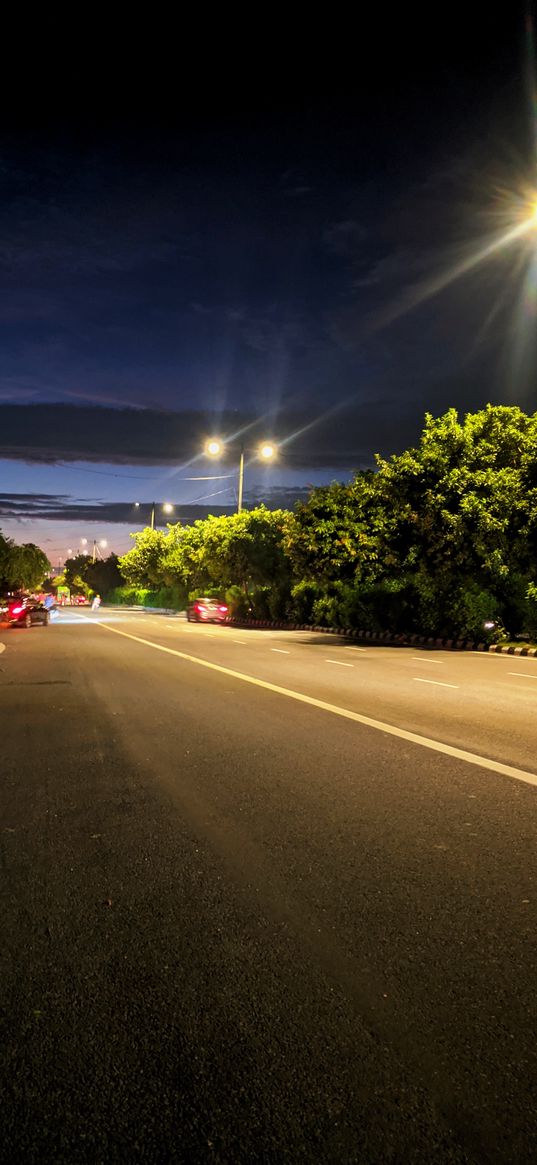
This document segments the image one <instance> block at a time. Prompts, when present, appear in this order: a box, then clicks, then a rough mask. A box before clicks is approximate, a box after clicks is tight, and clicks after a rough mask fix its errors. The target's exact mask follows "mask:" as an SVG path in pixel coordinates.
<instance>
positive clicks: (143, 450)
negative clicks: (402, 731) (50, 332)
mask: <svg viewBox="0 0 537 1165" xmlns="http://www.w3.org/2000/svg"><path fill="white" fill-rule="evenodd" d="M379 406H380V407H379ZM381 410H382V403H381V402H379V401H373V402H371V403H366V404H361V405H357V404H354V403H353V402H349V403H348V404H347V405H346V406H340V405H338V404H334V403H333V402H332V401H331V400H330V398H329V396H328V394H327V400H326V409H325V410H317V411H316V412H313V411H310V410H306V409H301V410H298V409H295V410H288V411H287V410H286V411H285V412H284V411H282V413H281V415H280V416H278V415H275V414H274V413H270V412H269V413H267V414H266V416H265V418H264V419H261V420H259V419H257V418H254V417H252V415H251V414H247V413H241V412H239V411H238V410H237V411H234V412H224V413H222V414H220V416H214V415H212V416H211V415H209V414H208V413H205V412H195V411H189V412H184V413H177V412H158V411H154V410H151V409H145V410H135V409H105V408H99V407H97V406H96V407H94V408H84V407H78V406H75V405H60V404H58V405H54V404H51V405H38V404H35V405H34V404H27V405H10V404H8V405H5V406H4V407H3V408H2V426H1V431H0V457H4V458H11V459H16V460H21V461H27V462H34V463H45V464H46V463H48V464H54V463H56V462H59V461H62V462H66V461H68V462H69V461H70V462H72V461H90V462H107V463H109V464H116V465H177V464H178V463H181V462H190V461H192V459H193V458H196V457H197V456H198V455H199V454H200V453H201V451H202V450H203V446H204V442H205V441H206V439H207V437H209V436H211V435H212V434H215V433H218V434H220V435H222V436H224V437H227V438H233V439H234V443H233V442H232V447H231V453H233V448H235V449H236V446H237V445H238V443H239V441H240V439H241V435H242V436H243V439H244V442H245V445H246V448H247V450H248V449H250V448H254V447H255V444H256V442H258V441H260V440H263V439H265V438H267V437H269V436H270V437H271V438H273V439H275V440H277V441H279V442H280V443H281V448H280V457H279V461H280V464H281V465H282V467H285V466H287V467H288V468H290V469H314V468H334V469H337V468H339V469H341V470H343V471H346V472H351V471H352V470H353V469H357V468H361V467H363V466H364V465H369V464H371V462H372V458H373V453H374V452H375V451H377V450H378V451H381V452H392V448H391V441H390V443H388V440H389V434H390V433H391V432H392V431H393V425H394V418H395V417H396V415H397V413H398V412H399V408H398V405H397V402H396V401H392V402H389V401H386V402H384V409H383V412H384V417H382V416H380V417H379V413H380V412H381ZM399 420H400V432H399V438H400V441H404V439H405V438H409V439H410V438H411V437H415V436H417V432H418V425H417V417H416V415H415V413H414V412H413V414H412V415H411V417H405V416H404V415H403V416H402V417H400V418H399Z"/></svg>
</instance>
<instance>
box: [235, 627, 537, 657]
mask: <svg viewBox="0 0 537 1165" xmlns="http://www.w3.org/2000/svg"><path fill="white" fill-rule="evenodd" d="M227 622H228V624H229V625H230V626H232V627H260V628H270V629H271V630H278V631H315V632H317V633H322V634H323V635H340V636H341V635H343V636H345V638H348V639H360V640H364V639H365V640H366V641H368V642H369V643H378V644H382V643H383V644H386V645H391V646H394V645H395V646H397V647H416V646H420V645H421V646H424V647H429V648H431V647H436V648H440V649H443V650H445V651H481V652H484V653H491V654H493V655H521V656H533V657H537V647H507V646H503V645H502V644H498V643H478V642H477V641H476V640H473V639H446V638H438V637H435V636H434V635H393V634H392V633H391V632H390V631H378V632H376V631H361V630H359V629H356V628H353V627H320V626H318V625H317V624H311V623H284V622H281V621H278V620H270V619H228V620H227Z"/></svg>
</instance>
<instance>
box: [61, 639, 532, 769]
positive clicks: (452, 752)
mask: <svg viewBox="0 0 537 1165" xmlns="http://www.w3.org/2000/svg"><path fill="white" fill-rule="evenodd" d="M84 618H85V616H84ZM96 622H97V626H99V627H101V628H102V630H103V631H108V632H111V633H112V634H113V635H121V636H122V637H123V638H124V639H130V640H131V641H132V642H133V643H139V644H141V645H142V646H143V647H149V648H151V650H152V651H160V652H162V653H163V654H165V655H172V656H175V658H177V659H181V660H183V661H184V662H185V663H191V664H194V665H195V666H196V667H202V668H205V669H207V670H209V671H213V672H216V673H217V674H219V675H224V676H226V677H229V678H231V679H234V680H238V681H239V682H240V683H244V684H252V685H253V686H254V687H256V688H262V689H264V691H266V692H273V693H274V694H275V695H278V696H284V697H285V698H286V699H288V700H296V701H297V702H298V703H300V704H305V705H309V707H310V708H317V709H318V710H319V711H323V712H328V713H330V715H332V716H341V717H343V718H344V719H345V720H352V721H354V723H355V724H361V725H363V726H364V727H366V728H373V729H374V730H375V731H377V732H383V733H385V734H387V735H388V736H394V737H397V738H398V739H399V740H404V741H406V742H407V743H409V744H416V745H418V746H420V747H421V748H426V749H430V750H431V751H432V752H439V753H443V754H444V756H449V757H452V758H453V759H455V760H460V761H465V762H466V763H467V764H471V765H476V766H477V767H479V768H482V769H488V770H489V772H492V773H500V774H501V775H502V776H504V777H511V778H512V779H513V780H516V781H524V783H525V784H527V785H533V786H534V787H536V786H537V773H531V772H529V771H528V770H525V769H519V768H516V767H515V766H514V765H506V764H503V762H502V761H496V760H492V759H491V758H490V757H486V756H480V755H479V753H474V752H468V751H467V750H466V749H464V748H455V747H454V746H453V745H451V744H445V743H444V742H443V741H441V740H434V739H432V738H431V737H430V736H420V735H419V733H417V732H409V731H408V729H406V728H399V726H398V725H396V724H389V723H387V722H386V721H384V720H375V719H373V717H372V716H364V715H363V713H361V712H354V711H353V710H352V709H351V708H342V707H341V706H340V705H337V704H330V703H328V702H327V701H326V700H318V699H316V697H315V696H308V695H307V694H306V693H305V692H297V691H294V690H293V689H292V688H283V687H282V686H281V685H280V684H273V683H270V682H269V681H268V680H262V679H261V678H260V677H258V676H252V675H247V674H246V673H245V672H239V671H235V670H234V668H230V667H223V665H222V664H218V663H211V662H210V660H208V659H202V658H200V657H199V656H196V655H188V654H187V653H186V652H185V651H177V649H175V648H173V647H164V645H163V644H162V643H155V641H154V640H152V639H144V638H142V636H141V635H131V634H129V632H128V631H120V630H119V627H110V626H109V625H108V624H107V623H103V622H101V620H97V621H96ZM336 662H337V661H336ZM429 682H431V681H429ZM433 682H434V681H433ZM442 686H444V685H442ZM449 686H450V687H451V685H449Z"/></svg>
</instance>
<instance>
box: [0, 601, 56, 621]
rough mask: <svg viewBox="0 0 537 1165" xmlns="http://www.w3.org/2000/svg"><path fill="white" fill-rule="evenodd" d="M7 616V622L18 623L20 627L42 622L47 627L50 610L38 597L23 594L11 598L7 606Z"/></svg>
mask: <svg viewBox="0 0 537 1165" xmlns="http://www.w3.org/2000/svg"><path fill="white" fill-rule="evenodd" d="M7 618H8V622H9V623H13V624H20V625H21V626H22V627H31V626H32V624H33V623H42V624H43V626H44V627H47V626H48V624H49V623H50V612H49V611H47V608H46V607H45V605H44V603H42V602H41V600H40V599H32V598H30V597H26V596H25V597H24V598H19V599H14V600H13V602H12V603H11V604H10V606H9V607H8V612H7Z"/></svg>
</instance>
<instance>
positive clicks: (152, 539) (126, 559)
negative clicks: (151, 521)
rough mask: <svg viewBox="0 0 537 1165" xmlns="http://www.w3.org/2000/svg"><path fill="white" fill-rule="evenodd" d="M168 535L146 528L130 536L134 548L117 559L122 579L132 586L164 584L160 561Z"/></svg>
mask: <svg viewBox="0 0 537 1165" xmlns="http://www.w3.org/2000/svg"><path fill="white" fill-rule="evenodd" d="M167 537H168V535H167V534H164V532H163V531H162V530H151V529H150V527H149V526H146V527H145V529H144V530H138V531H136V533H135V534H131V538H133V539H134V546H133V547H132V549H131V550H128V551H127V553H126V554H123V555H122V557H121V558H120V559H118V563H119V569H120V572H121V575H122V577H123V578H124V579H125V581H126V582H127V583H130V584H131V585H132V586H138V587H147V586H161V585H162V584H163V582H164V574H163V570H162V561H163V558H164V552H165V549H166V539H167Z"/></svg>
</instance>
